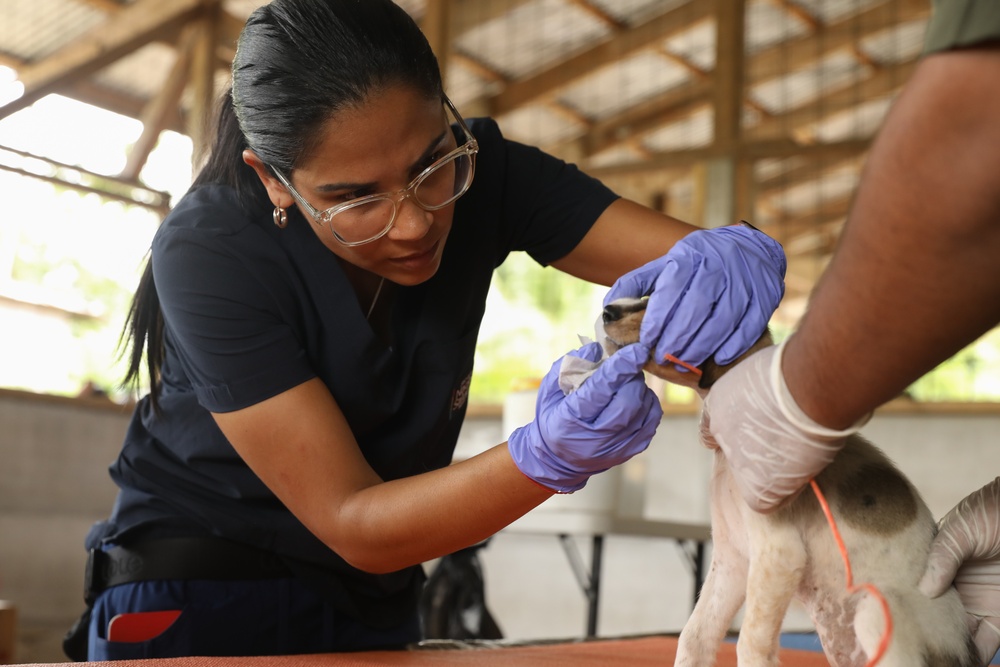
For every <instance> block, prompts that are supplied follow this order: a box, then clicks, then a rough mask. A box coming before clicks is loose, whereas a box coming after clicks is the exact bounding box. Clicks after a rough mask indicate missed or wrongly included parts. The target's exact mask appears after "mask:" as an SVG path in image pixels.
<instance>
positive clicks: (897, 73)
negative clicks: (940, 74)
mask: <svg viewBox="0 0 1000 667" xmlns="http://www.w3.org/2000/svg"><path fill="white" fill-rule="evenodd" d="M916 66H917V61H916V60H911V61H909V62H905V63H900V64H897V65H890V66H887V67H883V68H881V69H879V70H877V71H875V73H874V74H873V75H872V76H870V77H868V78H867V79H864V80H862V81H861V82H859V83H856V84H855V83H854V82H851V83H848V84H847V85H845V86H843V87H841V88H840V89H838V90H836V91H829V92H827V93H825V94H823V96H822V97H820V98H819V99H817V100H814V101H812V102H810V103H808V104H805V105H803V106H800V107H797V108H795V109H792V110H791V111H788V112H786V113H783V114H775V115H772V116H771V117H769V118H765V119H763V120H762V121H761V122H760V123H758V124H757V125H754V126H752V127H748V128H746V129H745V132H746V136H748V137H752V138H765V137H775V136H785V135H787V134H788V131H789V130H790V129H793V128H797V127H800V126H802V125H808V124H809V123H814V122H816V120H818V119H820V118H822V117H823V116H831V115H833V114H836V113H839V112H841V111H846V110H847V109H850V108H853V107H856V106H857V105H858V102H859V101H862V100H864V101H871V100H874V99H876V98H878V97H879V96H880V95H888V94H891V93H894V92H895V91H897V90H899V89H900V88H902V87H903V85H904V84H905V83H906V82H907V80H909V78H910V76H911V75H912V74H913V70H914V69H916Z"/></svg>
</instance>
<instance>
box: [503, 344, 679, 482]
mask: <svg viewBox="0 0 1000 667" xmlns="http://www.w3.org/2000/svg"><path fill="white" fill-rule="evenodd" d="M570 355H572V356H576V357H580V358H583V359H587V360H588V361H593V362H596V361H598V360H600V358H601V356H602V350H601V346H600V345H598V344H597V343H590V344H588V345H585V346H583V347H582V348H580V349H579V350H576V351H574V352H571V353H570ZM648 358H649V348H648V347H646V346H644V345H642V344H636V345H629V346H627V347H624V348H622V349H621V350H619V351H618V352H616V353H615V354H613V355H611V356H610V357H609V358H608V359H606V360H605V361H604V362H603V363H602V364H601V365H600V366H599V367H598V368H597V370H596V371H595V372H594V374H593V375H592V376H591V377H590V378H589V379H588V380H587V381H586V382H584V383H583V384H582V385H581V386H580V388H579V389H577V390H576V391H575V392H573V393H571V394H569V395H566V394H564V393H563V390H562V389H560V387H559V371H560V368H561V366H562V359H560V360H559V361H557V362H556V363H554V364H553V365H552V368H551V369H550V370H549V372H548V374H547V375H546V376H545V378H544V379H543V380H542V383H541V386H540V387H539V388H538V399H537V402H536V404H535V420H534V421H533V422H531V423H530V424H528V425H527V426H523V427H521V428H519V429H517V430H516V431H514V432H513V433H512V434H511V436H510V438H509V439H508V440H507V447H508V449H509V451H510V454H511V457H512V458H513V459H514V463H515V464H516V465H517V467H518V469H519V470H520V471H521V472H522V473H524V474H525V475H526V476H528V477H529V478H531V479H532V480H534V481H536V482H538V483H539V484H542V485H543V486H547V487H548V488H550V489H553V490H554V491H557V492H559V493H572V492H573V491H578V490H580V489H582V488H583V487H584V485H586V483H587V480H588V479H589V478H590V476H591V475H594V474H597V473H599V472H603V471H605V470H607V469H609V468H612V467H614V466H616V465H618V464H620V463H624V462H625V461H627V460H628V459H630V458H632V457H633V456H635V455H636V454H638V453H639V452H641V451H643V450H645V449H646V447H647V446H648V445H649V442H650V440H652V438H653V434H654V433H655V432H656V427H657V426H658V425H659V423H660V417H662V415H663V410H662V408H661V407H660V401H659V399H658V398H657V396H656V394H655V393H654V392H653V391H652V390H651V389H650V388H649V387H648V386H647V385H646V381H645V378H644V376H643V374H642V366H643V365H644V364H645V363H646V360H647V359H648Z"/></svg>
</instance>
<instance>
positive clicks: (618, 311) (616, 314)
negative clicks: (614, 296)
mask: <svg viewBox="0 0 1000 667" xmlns="http://www.w3.org/2000/svg"><path fill="white" fill-rule="evenodd" d="M624 315H625V310H624V309H623V308H622V307H621V306H616V305H615V304H611V305H609V306H605V307H604V314H603V315H602V316H601V317H602V318H603V319H604V323H605V324H611V323H612V322H617V321H618V320H620V319H621V318H622V317H623V316H624Z"/></svg>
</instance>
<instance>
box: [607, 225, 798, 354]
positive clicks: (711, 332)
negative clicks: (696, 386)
mask: <svg viewBox="0 0 1000 667" xmlns="http://www.w3.org/2000/svg"><path fill="white" fill-rule="evenodd" d="M785 268H786V261H785V253H784V251H783V250H782V248H781V245H780V244H779V243H778V242H777V241H775V240H774V239H772V238H771V237H769V236H767V235H766V234H764V233H762V232H760V231H758V230H757V229H755V228H754V227H752V226H751V225H749V224H747V223H742V224H739V225H732V226H729V227H715V228H713V229H702V230H698V231H696V232H693V233H691V234H688V235H687V236H685V237H684V238H682V239H681V240H680V241H678V242H677V243H676V244H675V245H674V247H673V248H671V249H670V252H668V253H667V254H666V255H664V256H663V257H660V258H659V259H655V260H653V261H652V262H649V263H648V264H646V265H645V266H642V267H639V268H638V269H636V270H635V271H632V272H630V273H627V274H625V275H624V276H622V277H621V278H619V279H618V280H617V281H616V282H615V284H614V285H613V286H612V287H611V290H610V291H609V292H608V294H607V296H606V297H605V298H604V305H607V304H608V303H610V302H611V301H614V300H615V299H618V298H621V297H641V296H646V295H649V303H648V305H647V306H646V315H645V318H644V319H643V322H642V331H641V333H640V341H642V342H643V343H644V344H646V345H649V346H653V345H654V344H655V345H656V358H657V360H658V361H661V362H662V361H663V360H665V359H668V358H669V357H668V355H669V356H673V357H674V358H675V359H680V360H681V361H684V362H686V363H688V364H691V365H693V366H700V365H702V364H703V363H704V362H705V361H706V360H707V359H708V358H710V357H713V356H714V357H715V361H716V362H717V363H719V364H723V365H725V364H728V363H730V362H732V361H733V360H734V359H736V358H737V357H738V356H740V355H741V354H743V353H744V352H746V351H747V350H748V349H750V346H752V345H753V344H754V343H755V342H757V339H758V338H759V337H760V334H761V332H763V331H764V329H765V328H766V327H767V323H768V321H769V320H770V319H771V315H772V314H774V310H775V309H776V308H777V307H778V304H779V303H780V302H781V297H782V296H783V295H784V292H785V283H784V278H785Z"/></svg>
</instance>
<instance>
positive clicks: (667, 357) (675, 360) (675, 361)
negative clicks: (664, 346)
mask: <svg viewBox="0 0 1000 667" xmlns="http://www.w3.org/2000/svg"><path fill="white" fill-rule="evenodd" d="M663 361H664V363H666V362H668V361H669V362H670V363H672V364H677V365H678V366H680V367H681V368H686V369H687V370H689V371H691V372H692V373H694V374H695V375H697V376H698V377H701V369H700V368H698V367H697V366H692V365H691V364H689V363H688V362H686V361H681V360H680V359H678V358H677V357H675V356H674V355H672V354H664V355H663Z"/></svg>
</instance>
